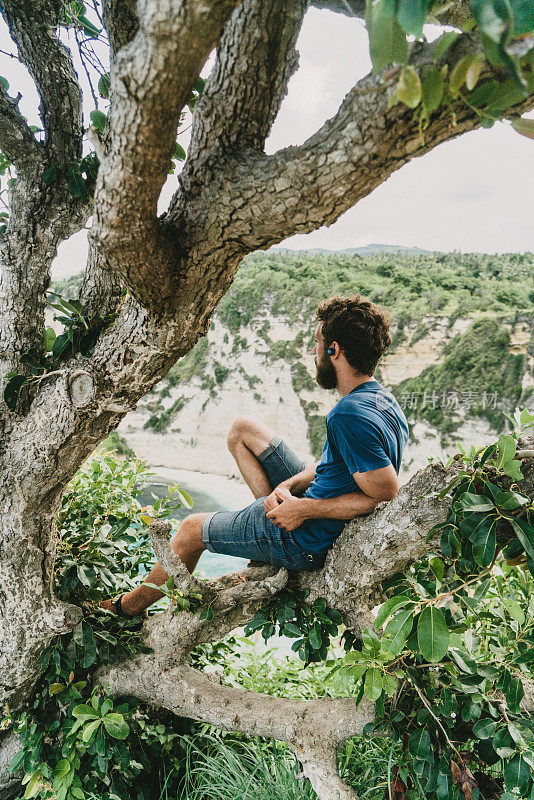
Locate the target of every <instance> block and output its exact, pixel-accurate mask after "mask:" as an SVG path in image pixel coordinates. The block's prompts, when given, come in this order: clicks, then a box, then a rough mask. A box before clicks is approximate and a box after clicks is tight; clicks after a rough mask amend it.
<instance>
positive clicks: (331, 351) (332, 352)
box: [326, 342, 341, 358]
mask: <svg viewBox="0 0 534 800" xmlns="http://www.w3.org/2000/svg"><path fill="white" fill-rule="evenodd" d="M326 352H327V353H328V355H329V356H334V358H337V357H338V356H339V353H340V352H341V348H340V347H339V345H338V343H337V342H332V344H331V345H330V347H329V348H328V350H327V351H326Z"/></svg>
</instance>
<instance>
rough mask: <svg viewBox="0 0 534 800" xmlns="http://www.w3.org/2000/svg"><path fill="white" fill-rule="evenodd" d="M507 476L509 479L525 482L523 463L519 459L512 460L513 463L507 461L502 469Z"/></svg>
mask: <svg viewBox="0 0 534 800" xmlns="http://www.w3.org/2000/svg"><path fill="white" fill-rule="evenodd" d="M502 470H503V472H504V474H505V475H507V476H508V477H509V478H512V479H513V480H514V481H522V480H523V473H522V472H521V461H519V460H518V459H515V458H514V459H512V461H507V462H506V463H505V464H504V465H503V468H502Z"/></svg>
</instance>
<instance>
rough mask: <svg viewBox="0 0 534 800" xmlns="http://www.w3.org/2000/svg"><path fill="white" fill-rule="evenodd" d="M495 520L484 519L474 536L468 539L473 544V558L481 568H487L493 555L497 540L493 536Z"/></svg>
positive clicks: (488, 517) (490, 518)
mask: <svg viewBox="0 0 534 800" xmlns="http://www.w3.org/2000/svg"><path fill="white" fill-rule="evenodd" d="M496 522H497V520H496V519H495V518H492V517H490V516H489V515H488V516H487V517H485V520H484V523H483V524H482V525H479V526H478V527H477V528H476V531H475V533H474V534H472V535H471V536H470V537H469V538H470V540H471V542H472V544H473V556H474V558H475V561H476V562H477V564H479V565H480V566H481V567H489V565H490V564H491V562H492V561H493V556H494V555H495V547H496V545H497V539H496V535H495V525H496Z"/></svg>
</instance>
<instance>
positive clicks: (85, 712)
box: [72, 703, 98, 720]
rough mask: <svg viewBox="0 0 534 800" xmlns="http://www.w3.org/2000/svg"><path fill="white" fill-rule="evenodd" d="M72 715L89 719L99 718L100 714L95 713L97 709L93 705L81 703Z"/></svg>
mask: <svg viewBox="0 0 534 800" xmlns="http://www.w3.org/2000/svg"><path fill="white" fill-rule="evenodd" d="M72 716H73V717H76V719H82V720H88V719H97V717H98V714H95V710H94V708H93V707H92V706H88V705H87V704H86V703H81V704H80V705H79V706H76V708H74V709H73V711H72Z"/></svg>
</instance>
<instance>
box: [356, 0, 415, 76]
mask: <svg viewBox="0 0 534 800" xmlns="http://www.w3.org/2000/svg"><path fill="white" fill-rule="evenodd" d="M396 11H397V10H396V2H395V0H367V2H366V12H365V18H366V25H367V31H368V33H369V51H370V54H371V61H372V62H373V71H374V72H380V70H381V69H383V68H384V67H385V66H387V65H388V64H390V63H391V62H396V63H398V64H405V63H406V60H407V58H408V42H407V41H406V34H405V33H404V31H403V30H402V28H401V26H400V25H399V21H398V19H397V13H396Z"/></svg>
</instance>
